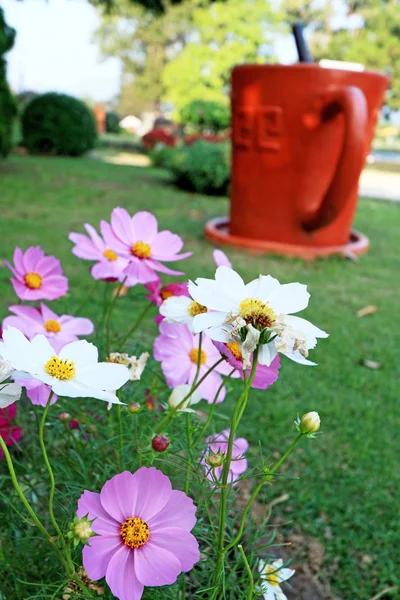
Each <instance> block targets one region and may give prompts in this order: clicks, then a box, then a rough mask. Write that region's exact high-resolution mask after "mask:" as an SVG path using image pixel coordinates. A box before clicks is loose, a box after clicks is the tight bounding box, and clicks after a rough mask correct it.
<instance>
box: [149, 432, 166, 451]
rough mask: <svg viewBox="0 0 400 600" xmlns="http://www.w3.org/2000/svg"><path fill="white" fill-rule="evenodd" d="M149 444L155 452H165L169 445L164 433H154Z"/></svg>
mask: <svg viewBox="0 0 400 600" xmlns="http://www.w3.org/2000/svg"><path fill="white" fill-rule="evenodd" d="M151 446H152V448H153V450H155V451H156V452H165V450H166V449H167V448H168V446H169V439H168V438H167V437H165V435H159V434H157V435H155V436H154V437H153V439H152V440H151Z"/></svg>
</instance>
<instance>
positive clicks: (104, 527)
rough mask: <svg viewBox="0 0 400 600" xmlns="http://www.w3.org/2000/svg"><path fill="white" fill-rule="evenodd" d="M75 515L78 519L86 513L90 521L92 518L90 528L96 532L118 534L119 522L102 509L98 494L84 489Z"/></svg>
mask: <svg viewBox="0 0 400 600" xmlns="http://www.w3.org/2000/svg"><path fill="white" fill-rule="evenodd" d="M76 515H77V517H78V518H79V519H82V518H83V517H85V516H86V515H87V516H88V519H89V520H90V521H91V520H93V519H94V521H93V523H92V529H93V531H94V532H95V533H97V534H100V535H116V536H119V530H120V528H121V524H120V523H118V522H117V521H116V520H115V519H113V517H111V515H109V514H108V512H106V511H105V510H104V508H103V505H102V503H101V500H100V494H96V493H95V492H89V491H88V490H85V491H84V492H83V494H82V496H81V497H80V498H79V500H78V510H77V511H76Z"/></svg>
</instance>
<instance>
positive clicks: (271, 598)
mask: <svg viewBox="0 0 400 600" xmlns="http://www.w3.org/2000/svg"><path fill="white" fill-rule="evenodd" d="M263 589H264V600H275V592H274V588H273V587H272V585H269V583H268V582H263Z"/></svg>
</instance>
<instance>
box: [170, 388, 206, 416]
mask: <svg viewBox="0 0 400 600" xmlns="http://www.w3.org/2000/svg"><path fill="white" fill-rule="evenodd" d="M191 389H192V386H191V385H189V384H185V385H178V386H177V387H176V388H175V389H174V390H173V391H172V393H171V395H170V397H169V398H168V406H169V407H170V408H171V409H172V410H179V411H184V412H193V410H192V409H191V408H189V407H190V406H191V405H192V404H197V403H198V402H200V400H201V396H200V394H199V392H198V391H196V390H195V391H194V392H192V394H190V392H191Z"/></svg>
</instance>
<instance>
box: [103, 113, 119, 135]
mask: <svg viewBox="0 0 400 600" xmlns="http://www.w3.org/2000/svg"><path fill="white" fill-rule="evenodd" d="M120 120H121V119H120V118H119V116H118V115H117V113H115V112H107V113H106V133H120V131H121V127H120V126H119V122H120Z"/></svg>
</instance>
